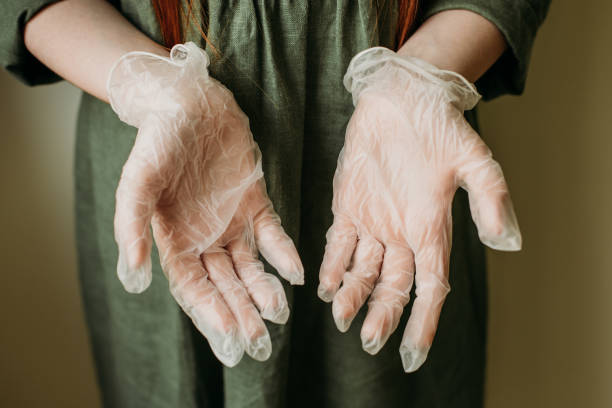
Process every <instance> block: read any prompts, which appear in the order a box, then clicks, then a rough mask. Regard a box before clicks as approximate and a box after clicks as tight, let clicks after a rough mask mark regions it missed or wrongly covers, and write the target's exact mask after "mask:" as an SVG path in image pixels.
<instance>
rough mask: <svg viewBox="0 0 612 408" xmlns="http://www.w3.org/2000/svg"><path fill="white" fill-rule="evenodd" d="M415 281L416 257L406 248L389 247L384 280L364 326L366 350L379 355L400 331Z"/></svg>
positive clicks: (378, 287)
mask: <svg viewBox="0 0 612 408" xmlns="http://www.w3.org/2000/svg"><path fill="white" fill-rule="evenodd" d="M413 280H414V255H413V253H412V251H411V250H410V249H408V248H406V247H403V246H399V245H387V246H386V247H385V255H384V259H383V264H382V269H381V272H380V278H378V281H377V282H376V286H375V287H374V291H373V292H372V295H371V296H370V300H369V301H368V314H367V315H366V318H365V321H364V322H363V326H362V327H361V344H362V347H363V349H364V350H365V351H366V352H368V353H370V354H376V353H378V352H379V351H380V349H381V348H382V347H383V346H384V344H385V343H386V342H387V340H388V339H389V336H391V333H393V332H394V331H395V329H397V325H398V324H399V320H400V317H401V316H402V312H403V311H404V307H406V305H407V304H408V301H409V300H410V289H411V288H412V283H413Z"/></svg>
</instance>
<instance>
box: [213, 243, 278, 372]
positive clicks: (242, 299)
mask: <svg viewBox="0 0 612 408" xmlns="http://www.w3.org/2000/svg"><path fill="white" fill-rule="evenodd" d="M202 259H203V261H204V267H205V268H206V270H207V271H208V273H209V276H210V280H211V281H212V282H213V283H214V284H215V286H216V287H217V289H219V292H221V294H222V295H223V298H224V299H225V302H226V303H227V305H228V306H229V308H230V310H231V311H232V313H233V315H234V317H235V318H236V321H237V322H238V327H240V332H241V334H242V338H243V340H244V343H245V350H246V352H247V354H248V355H249V356H251V357H253V358H254V359H255V360H258V361H264V360H267V359H268V358H269V357H270V354H271V353H272V341H271V340H270V334H269V333H268V329H267V328H266V325H265V324H264V322H263V320H261V317H260V316H259V312H258V311H257V308H256V307H255V305H254V304H253V302H252V301H251V298H250V297H249V294H248V293H247V291H246V288H245V287H244V285H243V284H242V282H241V281H240V280H239V279H238V277H237V276H236V274H235V273H234V265H233V264H232V261H231V259H230V257H229V256H228V255H227V253H225V252H221V251H220V252H206V253H205V254H204V255H203V256H202Z"/></svg>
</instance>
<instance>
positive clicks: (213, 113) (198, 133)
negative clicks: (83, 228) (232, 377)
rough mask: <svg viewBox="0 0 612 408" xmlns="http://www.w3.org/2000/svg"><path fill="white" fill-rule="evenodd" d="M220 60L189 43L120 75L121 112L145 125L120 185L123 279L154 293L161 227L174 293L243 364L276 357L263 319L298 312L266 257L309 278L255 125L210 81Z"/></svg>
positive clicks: (214, 342) (122, 67)
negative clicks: (274, 194) (275, 202)
mask: <svg viewBox="0 0 612 408" xmlns="http://www.w3.org/2000/svg"><path fill="white" fill-rule="evenodd" d="M208 63H209V59H208V56H207V54H206V53H205V52H204V51H203V50H202V49H200V48H198V47H197V46H196V45H195V44H193V43H187V44H184V45H182V44H181V45H177V46H175V47H174V48H172V51H171V54H170V59H168V58H163V57H160V56H157V55H153V54H148V53H143V52H132V53H129V54H126V55H124V56H123V57H121V58H120V60H119V61H117V63H116V64H115V65H114V67H113V69H112V70H111V73H110V75H109V80H108V87H107V88H108V94H109V99H110V101H111V105H112V107H113V109H114V111H115V112H116V113H117V114H118V115H119V117H120V118H121V120H122V121H124V122H126V123H127V124H129V125H132V126H135V127H137V128H138V136H137V137H136V142H135V144H134V147H133V149H132V151H131V153H130V156H129V158H128V160H127V162H126V163H125V166H124V167H123V172H122V174H121V180H120V182H119V186H118V189H117V196H116V212H115V240H116V241H117V244H118V247H119V262H118V266H117V272H118V275H119V279H120V280H121V282H122V283H123V285H124V287H125V289H126V290H127V291H129V292H133V293H139V292H142V291H143V290H145V289H146V288H147V287H148V286H149V284H150V282H151V260H150V253H151V245H152V238H151V233H150V228H149V225H152V227H153V237H154V238H155V242H156V244H157V247H158V249H159V253H160V258H161V259H160V260H161V265H162V269H163V271H164V273H165V274H166V276H167V278H168V281H169V285H170V291H171V293H172V295H173V296H174V298H175V299H176V301H177V302H178V304H179V305H180V306H181V307H182V309H183V310H184V311H185V313H187V314H188V315H189V316H190V317H191V319H192V320H193V322H194V324H195V325H196V327H197V328H198V330H199V331H200V332H201V333H202V334H203V335H204V336H205V337H206V338H207V339H208V342H209V343H210V345H211V348H212V350H213V352H214V353H215V355H216V356H217V357H218V358H219V360H221V362H223V363H224V364H225V365H227V366H234V365H236V364H237V363H238V361H240V359H241V358H242V355H243V352H244V351H245V350H246V352H247V354H249V355H250V356H251V357H253V358H255V359H257V360H265V359H267V358H268V357H269V356H270V353H271V349H272V346H271V341H270V335H269V333H268V331H267V329H266V326H265V324H264V322H263V320H262V318H264V319H267V320H270V321H272V322H275V323H285V322H286V321H287V319H288V317H289V308H288V304H287V300H286V297H285V293H284V290H283V287H282V285H281V283H280V281H279V280H278V279H277V278H276V277H275V276H273V275H270V274H268V273H265V272H264V267H263V264H262V263H261V261H260V260H259V259H258V250H259V251H260V252H261V254H262V255H263V256H264V258H265V259H266V260H267V261H268V262H270V264H271V265H272V266H274V267H275V268H276V269H277V270H278V272H279V274H280V275H281V276H282V277H284V278H285V279H287V280H289V281H290V282H291V283H292V284H301V283H303V279H304V271H303V268H302V264H301V261H300V258H299V256H298V254H297V251H296V249H295V246H294V245H293V242H292V241H291V238H289V236H288V235H287V234H286V233H285V231H284V230H283V228H282V227H281V223H280V219H279V217H278V215H277V214H276V213H275V212H274V209H273V208H272V203H271V201H270V199H269V198H268V195H267V193H266V187H265V184H264V180H263V172H262V169H261V153H260V151H259V148H258V147H257V144H256V143H255V141H254V140H253V136H252V134H251V131H250V129H249V121H248V118H247V117H246V115H245V114H244V113H243V112H242V111H241V110H240V108H239V107H238V105H237V103H236V101H235V100H234V97H233V95H232V94H231V92H230V91H229V90H227V89H226V88H225V87H223V85H221V84H220V83H219V82H217V81H216V80H214V79H213V78H211V77H209V75H208V69H207V67H208Z"/></svg>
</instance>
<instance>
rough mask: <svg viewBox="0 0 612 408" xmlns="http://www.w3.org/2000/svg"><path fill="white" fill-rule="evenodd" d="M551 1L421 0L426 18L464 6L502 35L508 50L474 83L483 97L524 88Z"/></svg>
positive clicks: (518, 92) (489, 97) (516, 93)
mask: <svg viewBox="0 0 612 408" xmlns="http://www.w3.org/2000/svg"><path fill="white" fill-rule="evenodd" d="M549 5H550V0H431V1H424V2H423V6H422V9H421V16H422V18H423V19H426V18H428V17H430V16H432V15H433V14H435V13H438V12H441V11H444V10H453V9H455V10H456V9H463V10H469V11H472V12H474V13H477V14H479V15H481V16H482V17H484V18H486V19H487V20H489V21H491V22H492V23H493V24H494V25H495V26H496V27H497V28H498V29H499V31H500V32H501V33H502V34H503V36H504V37H505V39H506V41H507V43H508V50H507V51H506V52H505V53H504V54H503V55H502V56H501V57H500V58H499V60H497V62H496V63H495V64H494V65H493V66H492V67H491V68H490V69H489V70H488V71H487V72H486V73H485V74H484V75H483V76H482V77H481V78H480V79H479V80H478V81H477V82H476V87H477V88H478V90H479V92H480V93H481V94H482V95H483V98H484V99H485V100H487V99H492V98H495V97H496V96H499V95H503V94H514V95H518V94H521V93H522V92H523V90H524V89H525V81H526V79H527V68H528V66H529V58H530V55H531V49H532V46H533V42H534V40H535V36H536V32H537V30H538V28H539V27H540V25H541V24H542V22H543V21H544V18H545V17H546V13H547V12H548V7H549Z"/></svg>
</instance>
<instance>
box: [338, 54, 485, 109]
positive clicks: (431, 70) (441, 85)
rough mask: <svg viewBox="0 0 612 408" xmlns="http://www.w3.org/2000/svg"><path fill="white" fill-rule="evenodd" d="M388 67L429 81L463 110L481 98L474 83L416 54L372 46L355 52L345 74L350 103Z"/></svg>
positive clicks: (449, 100)
mask: <svg viewBox="0 0 612 408" xmlns="http://www.w3.org/2000/svg"><path fill="white" fill-rule="evenodd" d="M388 70H392V71H393V72H401V73H402V74H405V75H407V76H408V77H418V78H419V79H420V80H421V81H427V82H429V83H431V84H432V85H434V86H435V87H436V88H437V89H438V90H439V91H440V92H442V93H443V94H445V99H447V100H448V102H449V103H451V104H453V105H454V106H455V107H456V108H457V109H460V110H462V111H464V110H469V109H472V108H473V107H474V106H476V104H477V103H478V101H479V100H480V98H481V95H480V94H479V93H478V91H477V90H476V87H475V86H474V84H472V83H471V82H470V81H468V80H467V79H465V77H463V76H462V75H460V74H458V73H456V72H453V71H448V70H443V69H439V68H437V67H435V66H434V65H432V64H430V63H428V62H426V61H423V60H421V59H419V58H416V57H409V56H401V55H399V54H397V53H396V52H393V51H391V50H390V49H388V48H385V47H373V48H369V49H367V50H364V51H362V52H360V53H359V54H357V55H355V56H354V57H353V59H352V60H351V63H350V64H349V67H348V69H347V71H346V74H345V75H344V81H343V83H344V87H345V88H346V90H347V91H349V92H350V93H351V94H352V95H353V104H354V105H357V101H358V100H359V95H360V94H361V92H362V91H364V90H365V89H367V88H369V87H370V86H374V85H375V84H377V83H379V82H380V80H381V79H382V78H384V76H385V75H387V73H385V71H388Z"/></svg>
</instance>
